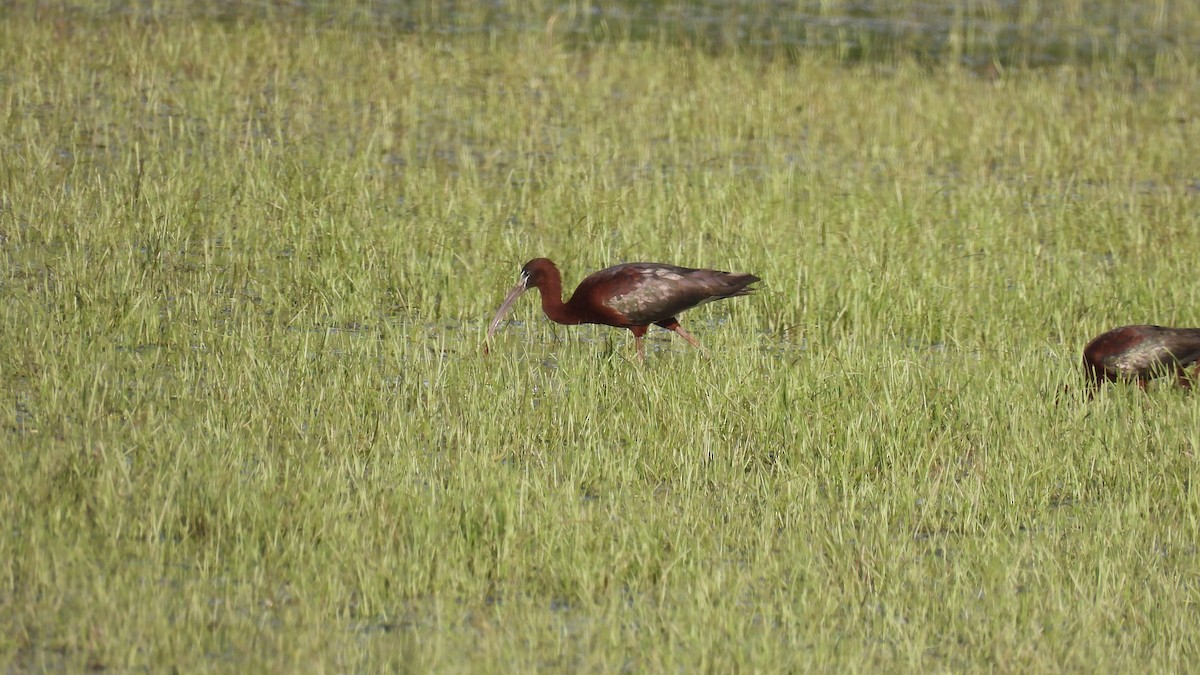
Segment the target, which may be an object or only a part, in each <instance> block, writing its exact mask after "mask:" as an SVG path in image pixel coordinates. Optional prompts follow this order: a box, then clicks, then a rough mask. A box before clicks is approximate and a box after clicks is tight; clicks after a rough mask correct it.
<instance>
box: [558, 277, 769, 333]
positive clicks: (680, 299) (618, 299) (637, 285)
mask: <svg viewBox="0 0 1200 675" xmlns="http://www.w3.org/2000/svg"><path fill="white" fill-rule="evenodd" d="M756 281H759V278H758V277H756V276H754V275H753V274H733V273H730V272H721V271H719V270H704V269H693V268H690V267H680V266H678V265H668V264H665V263H626V264H624V265H615V266H613V267H609V268H606V269H603V270H600V271H599V272H596V273H595V274H592V275H591V276H589V277H588V278H586V279H584V280H583V282H581V283H580V284H579V287H578V288H577V289H575V293H574V295H573V296H572V297H571V303H572V304H575V303H580V304H587V305H588V306H590V307H592V308H593V309H594V310H595V311H597V312H598V313H602V314H605V315H606V318H607V319H609V321H605V323H610V322H612V323H614V325H625V326H646V325H650V324H652V323H654V322H656V321H662V320H665V319H669V318H671V317H674V316H675V315H676V314H678V313H680V312H683V311H685V310H688V309H691V308H692V307H695V306H696V305H700V304H703V303H705V302H711V301H713V300H720V299H723V298H732V297H735V296H738V295H746V294H748V293H750V292H751V291H752V290H753V289H751V288H748V286H749V285H750V284H753V283H754V282H756ZM618 322H619V323H618Z"/></svg>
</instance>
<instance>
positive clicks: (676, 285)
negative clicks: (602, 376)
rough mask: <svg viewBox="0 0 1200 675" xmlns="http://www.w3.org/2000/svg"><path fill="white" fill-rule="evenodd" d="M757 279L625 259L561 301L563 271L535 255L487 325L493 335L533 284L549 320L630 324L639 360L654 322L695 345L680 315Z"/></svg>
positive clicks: (739, 290) (730, 294)
mask: <svg viewBox="0 0 1200 675" xmlns="http://www.w3.org/2000/svg"><path fill="white" fill-rule="evenodd" d="M756 281H759V278H758V277H756V276H754V275H753V274H731V273H729V272H719V271H716V270H700V269H692V268H690V267H679V266H677V265H666V264H663V263H627V264H624V265H615V266H613V267H609V268H606V269H602V270H600V271H599V272H596V273H595V274H592V275H590V276H589V277H587V278H586V279H584V280H583V281H582V282H580V284H579V286H578V287H577V288H576V289H575V292H574V293H573V294H572V295H571V299H570V300H568V301H566V302H563V301H562V275H561V274H560V273H559V271H558V268H557V267H556V266H555V265H554V263H553V262H551V261H550V260H548V259H546V258H534V259H533V260H530V261H529V262H527V263H525V267H524V268H523V269H522V270H521V281H520V282H519V283H518V284H517V285H516V287H515V288H513V289H512V291H511V292H509V294H508V297H506V298H504V302H503V303H502V304H501V305H500V309H498V310H496V315H495V317H493V318H492V322H491V324H490V325H489V326H488V332H487V337H488V340H490V339H491V337H492V335H493V334H494V333H495V332H496V328H497V327H498V326H499V325H500V321H501V320H502V319H504V315H505V314H507V313H508V310H509V309H510V308H511V307H512V305H513V303H515V302H516V300H517V298H518V297H520V296H521V294H522V293H524V292H525V291H527V290H529V289H530V288H536V289H538V290H539V291H540V292H541V294H542V311H543V312H545V313H546V316H547V317H549V318H550V320H551V321H555V322H557V323H561V324H567V325H574V324H580V323H598V324H604V325H606V326H614V327H616V328H628V329H629V330H630V332H632V333H633V337H634V344H635V345H636V347H637V354H638V358H639V359H645V352H644V351H643V348H642V336H643V335H645V334H646V331H647V330H649V327H650V324H654V325H657V326H661V327H663V328H666V329H667V330H672V331H675V332H676V333H678V334H679V336H680V337H682V338H683V339H684V340H687V341H688V342H689V343H691V344H692V345H693V346H695V347H697V348H700V349H703V347H700V343H699V342H697V341H696V338H694V337H692V336H691V335H689V334H688V332H687V331H685V330H684V329H683V327H682V326H680V325H679V319H678V318H677V315H678V314H679V313H680V312H683V311H684V310H687V309H691V308H692V307H695V306H696V305H700V304H703V303H705V302H711V301H713V300H720V299H722V298H732V297H735V296H739V295H746V294H747V293H750V292H751V291H752V290H753V289H751V288H748V286H749V285H750V284H752V283H754V282H756Z"/></svg>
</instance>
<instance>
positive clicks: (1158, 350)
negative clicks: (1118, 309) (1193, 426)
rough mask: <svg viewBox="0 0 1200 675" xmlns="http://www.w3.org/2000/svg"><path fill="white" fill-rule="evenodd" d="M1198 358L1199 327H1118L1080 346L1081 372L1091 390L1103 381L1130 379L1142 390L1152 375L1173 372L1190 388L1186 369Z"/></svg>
mask: <svg viewBox="0 0 1200 675" xmlns="http://www.w3.org/2000/svg"><path fill="white" fill-rule="evenodd" d="M1197 359H1200V328H1166V327H1163V326H1146V325H1141V326H1121V327H1120V328H1114V329H1112V330H1110V331H1108V332H1107V333H1103V334H1101V335H1099V336H1097V337H1096V338H1095V339H1094V340H1092V341H1091V342H1089V343H1088V344H1087V346H1086V347H1084V348H1083V372H1084V375H1085V376H1086V377H1087V379H1088V384H1090V385H1091V386H1092V388H1093V389H1096V388H1099V386H1100V385H1101V384H1103V383H1104V382H1115V381H1117V380H1133V381H1136V382H1137V385H1138V386H1139V387H1141V388H1142V389H1145V388H1146V383H1147V382H1148V381H1150V380H1151V379H1152V378H1155V377H1159V376H1161V375H1168V374H1171V373H1174V374H1175V375H1176V377H1177V378H1178V383H1179V386H1181V387H1184V388H1190V387H1191V385H1192V382H1191V379H1190V378H1189V377H1188V374H1187V372H1186V370H1185V369H1186V368H1187V367H1188V366H1190V365H1192V364H1193V363H1195V362H1196V361H1197Z"/></svg>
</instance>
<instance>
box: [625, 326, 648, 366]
mask: <svg viewBox="0 0 1200 675" xmlns="http://www.w3.org/2000/svg"><path fill="white" fill-rule="evenodd" d="M647 330H648V328H647V327H646V326H630V327H629V332H631V333H633V346H634V347H635V348H636V349H637V356H638V362H639V363H645V362H646V350H645V349H644V348H643V346H642V336H643V335H645V334H646V331H647Z"/></svg>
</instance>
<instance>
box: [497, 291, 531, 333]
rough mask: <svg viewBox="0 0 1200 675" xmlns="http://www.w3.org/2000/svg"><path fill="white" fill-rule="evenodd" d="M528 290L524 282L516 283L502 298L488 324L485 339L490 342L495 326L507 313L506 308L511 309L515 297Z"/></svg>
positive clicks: (498, 324) (515, 299)
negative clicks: (506, 295)
mask: <svg viewBox="0 0 1200 675" xmlns="http://www.w3.org/2000/svg"><path fill="white" fill-rule="evenodd" d="M527 290H529V289H528V288H526V286H525V282H524V281H522V282H521V283H519V284H517V285H516V286H515V287H513V289H512V290H511V291H509V292H508V297H506V298H504V302H503V303H501V304H500V309H498V310H496V316H493V317H492V322H491V323H490V324H488V330H487V340H488V341H489V342H490V341H491V339H492V336H493V335H495V334H496V328H498V327H499V326H500V322H501V321H503V320H504V315H505V314H508V310H510V309H512V306H513V304H515V303H516V302H517V298H519V297H521V294H522V293H524V292H525V291H527Z"/></svg>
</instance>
